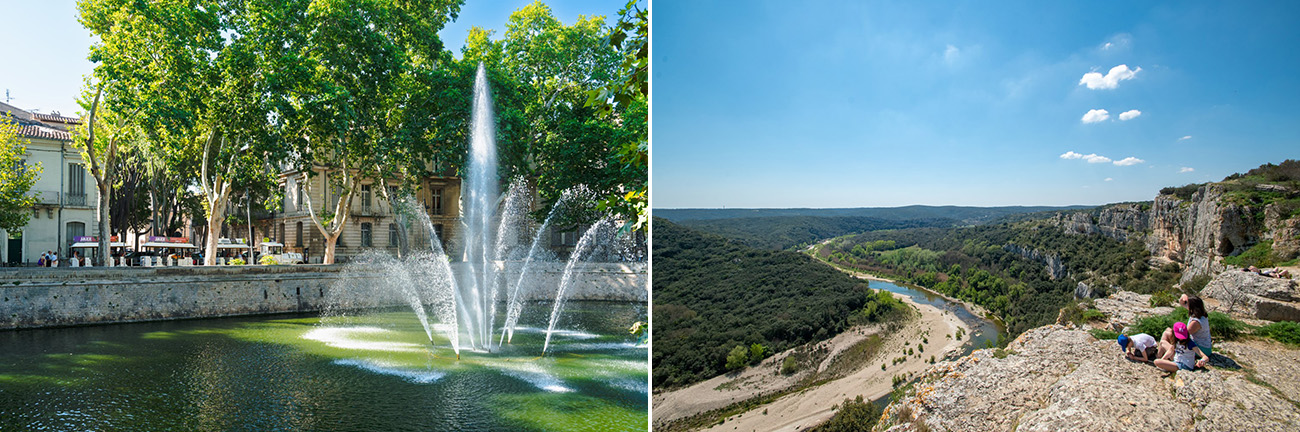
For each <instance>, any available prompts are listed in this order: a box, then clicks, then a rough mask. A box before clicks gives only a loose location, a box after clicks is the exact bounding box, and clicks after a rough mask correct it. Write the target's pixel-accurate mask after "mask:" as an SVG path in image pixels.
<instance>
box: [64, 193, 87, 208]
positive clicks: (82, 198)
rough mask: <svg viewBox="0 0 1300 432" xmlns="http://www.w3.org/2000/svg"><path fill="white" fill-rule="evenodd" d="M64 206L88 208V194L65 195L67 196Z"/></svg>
mask: <svg viewBox="0 0 1300 432" xmlns="http://www.w3.org/2000/svg"><path fill="white" fill-rule="evenodd" d="M63 205H65V206H75V207H85V206H86V194H84V193H83V194H65V195H63Z"/></svg>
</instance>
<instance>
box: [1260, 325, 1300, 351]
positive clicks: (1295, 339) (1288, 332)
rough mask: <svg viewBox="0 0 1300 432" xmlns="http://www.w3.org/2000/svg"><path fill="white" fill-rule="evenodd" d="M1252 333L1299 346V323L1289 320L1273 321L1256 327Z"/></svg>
mask: <svg viewBox="0 0 1300 432" xmlns="http://www.w3.org/2000/svg"><path fill="white" fill-rule="evenodd" d="M1254 334H1255V335H1256V336H1262V337H1266V338H1269V339H1273V340H1276V341H1278V342H1282V343H1284V344H1287V345H1290V346H1292V347H1297V346H1300V323H1296V322H1291V321H1280V322H1275V323H1272V324H1269V325H1266V326H1263V327H1260V328H1258V329H1256V330H1255V332H1254Z"/></svg>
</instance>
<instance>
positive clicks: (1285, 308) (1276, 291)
mask: <svg viewBox="0 0 1300 432" xmlns="http://www.w3.org/2000/svg"><path fill="white" fill-rule="evenodd" d="M1201 297H1204V298H1205V299H1206V300H1207V302H1206V303H1207V304H1206V307H1208V308H1209V309H1210V310H1215V311H1220V312H1224V313H1227V314H1230V315H1235V316H1237V317H1242V318H1250V319H1262V320H1269V321H1300V286H1297V283H1296V281H1294V280H1291V279H1278V278H1272V277H1268V276H1262V275H1258V274H1255V273H1253V272H1246V271H1235V270H1230V271H1226V272H1223V273H1220V274H1219V275H1218V276H1216V277H1215V278H1214V279H1213V280H1211V281H1210V283H1209V284H1206V285H1205V288H1204V289H1202V290H1201Z"/></svg>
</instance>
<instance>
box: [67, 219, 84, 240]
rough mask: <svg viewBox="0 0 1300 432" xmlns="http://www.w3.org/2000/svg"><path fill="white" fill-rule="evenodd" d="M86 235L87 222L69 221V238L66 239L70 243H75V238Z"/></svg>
mask: <svg viewBox="0 0 1300 432" xmlns="http://www.w3.org/2000/svg"><path fill="white" fill-rule="evenodd" d="M84 235H86V224H84V223H81V222H68V238H67V239H65V240H66V241H67V242H68V244H69V245H70V244H72V243H73V239H75V238H77V237H81V236H84Z"/></svg>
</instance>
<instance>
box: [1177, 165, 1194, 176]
mask: <svg viewBox="0 0 1300 432" xmlns="http://www.w3.org/2000/svg"><path fill="white" fill-rule="evenodd" d="M1192 171H1196V169H1195V168H1192V167H1182V168H1179V169H1178V173H1179V174H1182V173H1189V172H1192Z"/></svg>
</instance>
